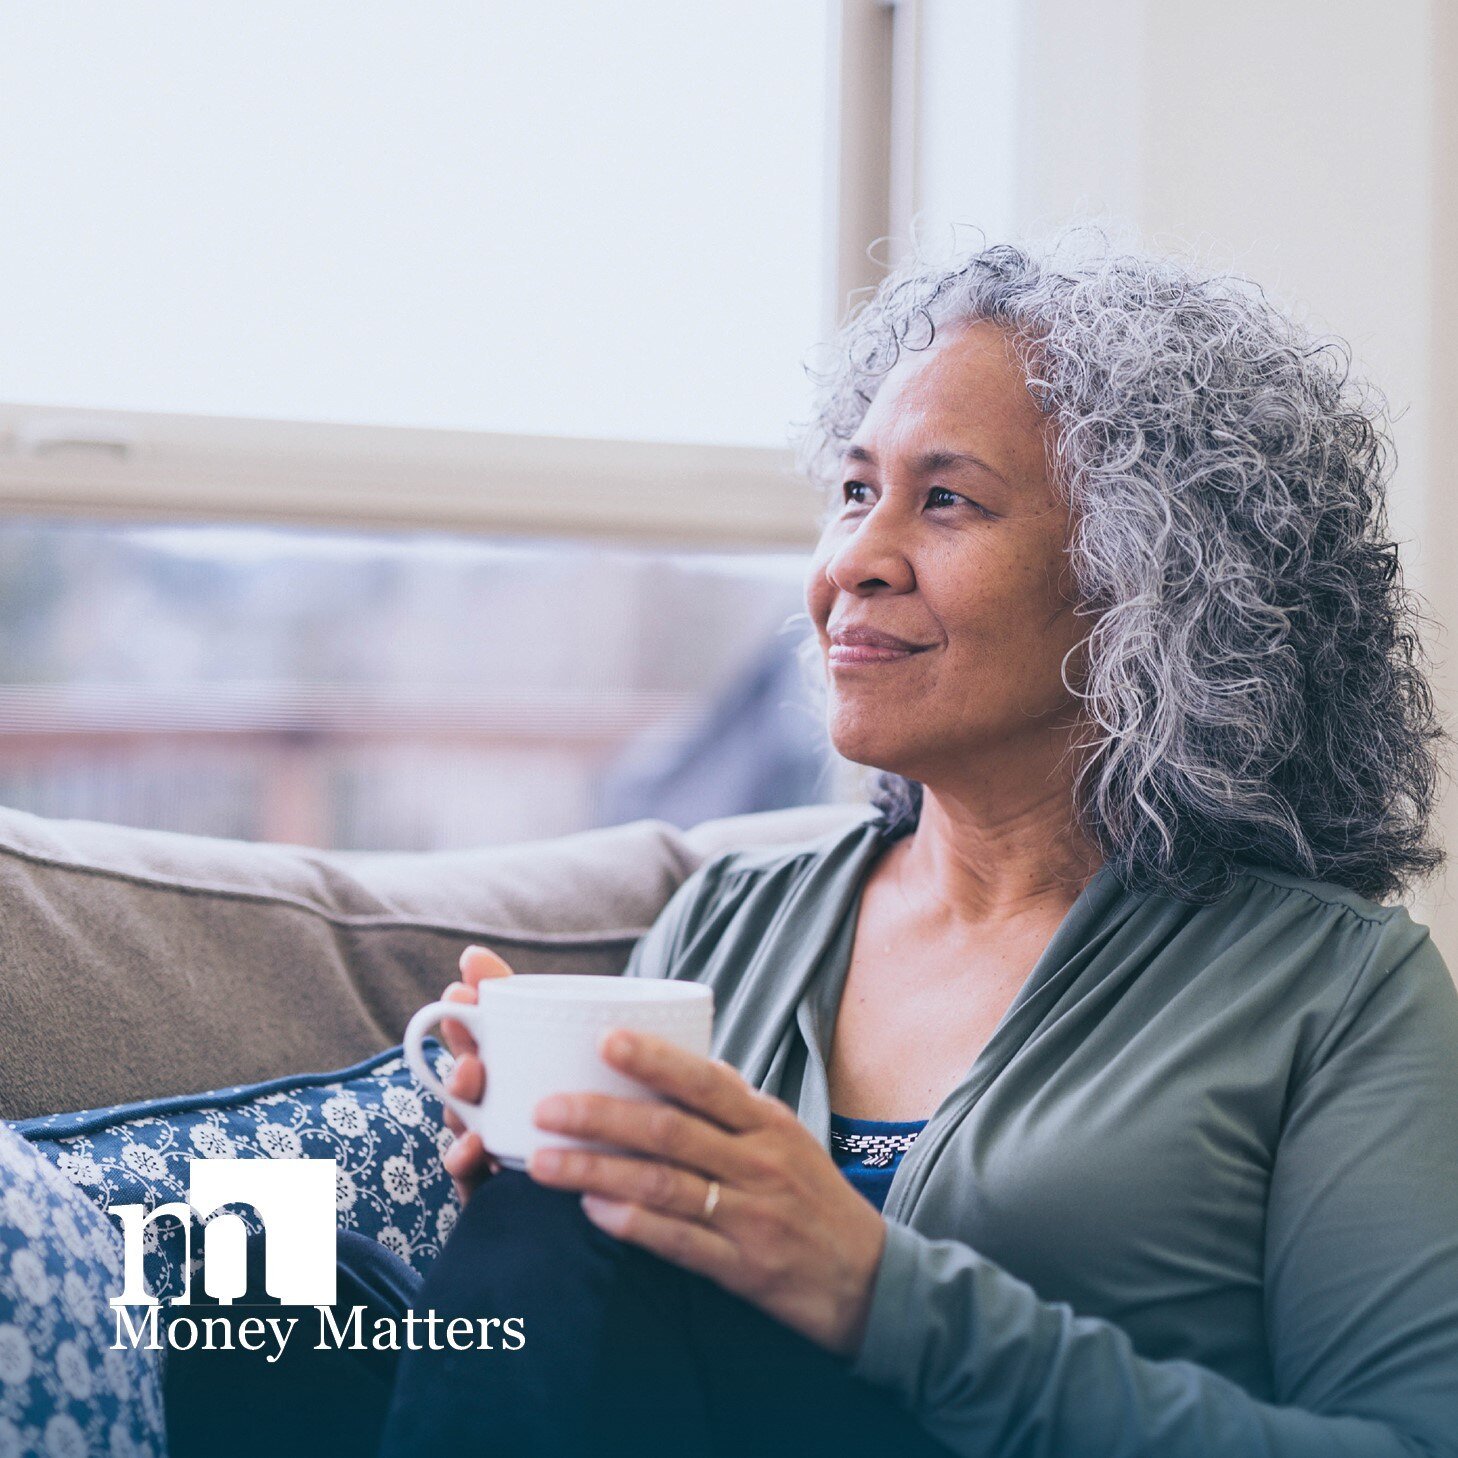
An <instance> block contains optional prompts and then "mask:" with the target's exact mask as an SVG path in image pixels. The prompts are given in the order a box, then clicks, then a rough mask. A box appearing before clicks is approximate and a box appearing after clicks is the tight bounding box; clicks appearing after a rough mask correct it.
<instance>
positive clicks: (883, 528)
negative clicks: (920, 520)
mask: <svg viewBox="0 0 1458 1458" xmlns="http://www.w3.org/2000/svg"><path fill="white" fill-rule="evenodd" d="M884 505H885V503H884V502H878V503H877V505H876V506H874V507H872V508H871V510H870V511H869V512H867V513H866V515H865V516H863V517H862V518H861V519H860V521H858V522H857V523H856V524H855V525H854V526H853V527H851V528H850V529H849V530H847V532H846V534H845V536H844V538H843V539H842V540H841V541H840V542H838V543H836V544H835V545H834V546H833V547H832V548H831V550H830V552H829V554H828V556H827V558H826V562H825V576H826V578H827V579H828V580H829V581H830V582H831V583H832V584H834V586H836V587H838V588H839V589H840V590H841V591H842V592H848V593H851V594H853V595H854V596H856V597H872V596H874V595H876V594H877V593H885V592H890V593H901V592H910V591H911V590H912V588H913V587H915V586H916V573H915V571H914V570H913V568H912V565H911V558H910V556H909V555H908V553H907V544H906V542H905V540H904V537H903V534H902V531H901V530H900V528H899V527H898V525H897V524H896V523H895V521H894V520H893V518H892V517H891V515H890V514H889V513H887V512H885V511H883V510H882V507H883V506H884Z"/></svg>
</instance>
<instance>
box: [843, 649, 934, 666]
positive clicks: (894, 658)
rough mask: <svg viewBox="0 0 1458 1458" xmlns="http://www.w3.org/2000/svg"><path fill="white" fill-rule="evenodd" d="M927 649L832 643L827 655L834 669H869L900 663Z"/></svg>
mask: <svg viewBox="0 0 1458 1458" xmlns="http://www.w3.org/2000/svg"><path fill="white" fill-rule="evenodd" d="M925 652H926V649H925V648H883V647H880V646H879V645H872V644H870V643H832V644H831V645H830V651H829V653H828V655H827V657H828V660H829V662H830V664H831V666H832V667H833V668H853V667H857V668H858V667H863V666H864V667H869V666H871V665H872V664H878V663H900V662H901V661H902V660H903V659H906V658H915V657H916V655H917V654H918V653H925Z"/></svg>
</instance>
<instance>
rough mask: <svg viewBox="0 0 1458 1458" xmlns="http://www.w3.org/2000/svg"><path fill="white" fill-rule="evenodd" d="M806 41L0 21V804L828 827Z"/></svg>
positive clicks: (822, 233)
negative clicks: (822, 808)
mask: <svg viewBox="0 0 1458 1458" xmlns="http://www.w3.org/2000/svg"><path fill="white" fill-rule="evenodd" d="M873 9H874V7H873ZM867 14H868V16H869V17H870V18H869V19H868V20H866V21H865V22H864V24H863V28H865V26H867V25H869V26H871V28H872V29H874V30H875V31H876V33H877V34H878V35H879V34H880V32H881V30H884V28H885V27H884V26H882V25H881V24H880V14H879V11H877V12H876V14H875V15H871V12H869V11H868V12H867ZM839 16H840V11H839V9H838V7H837V6H836V5H832V4H828V3H826V0H788V3H787V0H743V3H738V0H736V3H735V4H732V5H709V6H697V5H687V6H686V5H682V4H679V3H677V0H630V3H629V4H627V5H626V6H617V5H613V6H605V5H600V4H598V3H596V0H543V3H541V4H532V5H523V4H510V3H498V0H485V3H482V0H469V3H457V0H450V3H446V4H442V5H439V6H436V7H432V8H431V10H430V12H429V14H428V15H422V13H421V11H420V9H419V7H416V6H409V5H406V4H404V3H402V0H360V3H359V4H357V5H354V6H351V7H347V8H340V7H337V6H299V5H297V4H294V3H286V0H256V3H253V4H250V5H248V6H246V7H214V6H198V5H193V4H189V3H184V0H157V3H156V4H151V5H148V6H146V7H142V8H139V7H135V6H114V5H110V4H107V3H105V0H77V3H75V4H74V5H67V6H61V7H27V6H11V7H8V8H7V9H6V10H5V12H4V14H3V16H0V187H3V189H4V191H5V193H6V195H7V196H9V197H11V198H13V199H19V198H23V199H25V203H24V206H23V207H17V208H12V209H11V210H10V211H9V213H8V215H7V217H6V219H5V220H4V221H3V222H0V315H3V317H4V319H5V321H6V347H5V349H4V351H3V352H0V803H3V804H6V805H9V806H13V807H17V808H20V809H24V810H29V811H33V812H35V813H38V814H41V815H45V816H54V817H72V818H85V819H96V820H105V821H111V822H115V823H120V824H130V825H137V826H150V827H156V828H161V829H170V830H180V831H190V832H195V833H202V834H208V835H217V836H229V837H240V838H246V839H255V840H270V841H280V842H285V843H294V844H306V845H317V846H326V847H335V848H342V849H358V850H375V849H378V850H426V849H431V848H454V847H463V846H471V845H482V844H489V843H504V842H510V841H514V840H520V839H524V838H529V837H543V836H551V835H557V834H561V833H564V832H568V831H573V830H577V829H582V828H588V827H592V826H596V825H602V824H610V823H615V822H620V821H623V820H630V819H635V818H639V817H644V816H656V817H662V818H664V819H668V820H671V821H673V822H675V823H677V824H680V825H691V824H694V823H696V822H697V821H699V820H702V819H706V818H710V817H713V816H717V815H729V814H734V813H738V812H744V811H753V810H760V809H771V808H777V807H783V806H791V805H796V804H804V803H811V802H815V801H820V800H826V799H830V798H835V797H836V785H835V783H834V781H835V779H836V777H837V775H838V774H839V773H840V772H841V771H843V769H844V766H843V765H839V762H838V761H835V759H834V756H833V755H831V754H830V753H829V751H828V749H827V747H826V745H825V742H824V734H823V729H822V727H821V719H822V715H821V713H820V711H819V709H818V708H817V707H816V705H815V702H814V694H813V692H811V691H810V690H809V689H807V687H806V684H805V682H804V677H803V674H802V673H801V670H800V667H799V663H798V661H797V658H796V652H795V649H796V646H797V644H798V643H800V642H801V641H802V640H803V638H804V637H805V630H806V625H805V623H804V622H803V619H800V620H798V621H797V620H796V615H797V614H800V613H801V612H802V606H801V581H802V578H803V574H804V569H805V563H806V560H807V553H808V551H809V548H810V546H811V544H812V543H813V540H814V532H813V514H814V506H813V504H812V501H811V498H812V495H813V493H811V492H809V491H808V489H807V487H806V486H805V485H804V483H803V482H800V481H797V480H795V479H794V477H793V473H792V471H791V469H790V462H789V454H788V450H787V442H788V439H789V434H790V431H791V430H792V428H793V426H794V425H795V424H796V423H797V422H798V421H800V420H803V418H804V417H805V415H806V413H807V410H808V408H809V401H810V387H809V382H808V380H807V377H806V374H805V370H804V361H805V360H806V358H807V356H808V355H809V354H810V352H811V351H812V350H813V349H814V347H815V345H816V342H817V341H818V340H820V339H823V338H824V337H825V336H826V334H827V333H828V331H829V328H830V326H831V325H832V324H833V322H834V321H833V314H834V312H835V307H834V306H833V304H832V300H835V299H839V301H840V302H843V295H844V291H845V288H846V287H847V281H846V277H845V276H844V273H843V269H844V260H843V257H842V255H843V254H844V253H845V249H844V248H843V247H841V241H840V230H841V222H842V217H841V213H842V209H841V208H840V204H839V201H838V199H837V197H835V196H831V195H828V194H827V186H826V170H827V159H828V158H829V157H831V156H832V155H835V153H836V148H837V147H838V146H839V140H838V139H839V136H840V132H839V130H838V129H839V128H840V121H839V116H840V112H839V110H838V105H839V103H838V100H837V98H838V96H839V94H840V92H841V90H843V89H844V88H845V86H846V84H847V83H846V81H845V78H844V77H843V76H842V75H841V73H840V71H839V70H838V69H837V68H838V67H839V65H840V62H839V60H838V59H837V58H838V56H839V55H840V49H841V48H840V42H839V40H838V35H839V27H840V25H841V21H840V18H839ZM861 50H862V51H866V54H867V55H868V56H869V55H871V52H870V51H868V50H866V47H864V46H863V47H862V48H861ZM860 53H861V52H860V51H858V52H857V53H856V54H857V55H859V54H860ZM877 54H879V53H877ZM881 60H882V61H883V60H884V57H883V58H881ZM858 64H859V63H858ZM867 64H881V61H878V60H876V58H875V56H871V60H870V61H869V62H867ZM860 89H862V90H863V89H864V88H863V87H862V88H860ZM875 145H879V144H875ZM843 170H844V169H843ZM848 175H849V173H848ZM878 231H879V229H878ZM864 241H865V240H861V241H860V242H859V243H858V246H857V248H855V249H852V250H851V255H852V261H853V264H854V266H855V267H859V268H862V269H864V268H866V267H868V266H869V265H868V264H867V262H866V260H865V258H864ZM837 270H841V272H837ZM857 281H858V280H857ZM837 766H838V767H837Z"/></svg>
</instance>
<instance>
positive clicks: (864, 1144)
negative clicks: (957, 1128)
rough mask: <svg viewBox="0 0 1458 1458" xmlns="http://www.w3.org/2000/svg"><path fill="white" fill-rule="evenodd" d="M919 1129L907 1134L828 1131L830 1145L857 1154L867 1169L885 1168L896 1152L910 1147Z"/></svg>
mask: <svg viewBox="0 0 1458 1458" xmlns="http://www.w3.org/2000/svg"><path fill="white" fill-rule="evenodd" d="M920 1133H921V1130H920V1129H913V1130H912V1131H911V1133H909V1134H842V1133H841V1131H840V1130H839V1129H832V1130H831V1131H830V1147H831V1149H833V1150H836V1151H838V1152H839V1153H841V1154H847V1155H856V1156H859V1158H860V1162H861V1164H863V1165H864V1166H865V1167H866V1168H867V1169H885V1167H886V1166H887V1165H888V1164H890V1163H891V1161H892V1160H893V1159H895V1158H896V1156H897V1155H898V1154H905V1153H906V1151H907V1150H908V1149H910V1148H911V1146H912V1143H913V1142H914V1141H915V1139H916V1136H917V1135H918V1134H920Z"/></svg>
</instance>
